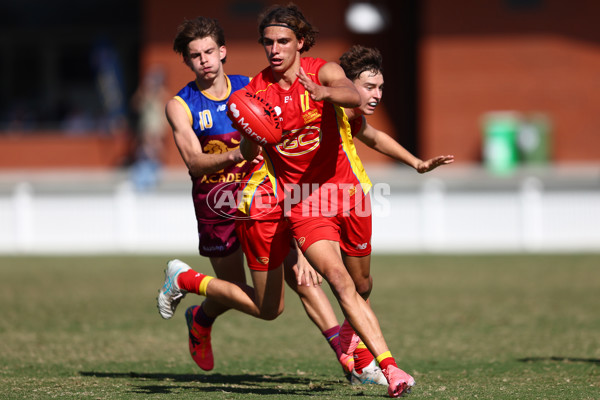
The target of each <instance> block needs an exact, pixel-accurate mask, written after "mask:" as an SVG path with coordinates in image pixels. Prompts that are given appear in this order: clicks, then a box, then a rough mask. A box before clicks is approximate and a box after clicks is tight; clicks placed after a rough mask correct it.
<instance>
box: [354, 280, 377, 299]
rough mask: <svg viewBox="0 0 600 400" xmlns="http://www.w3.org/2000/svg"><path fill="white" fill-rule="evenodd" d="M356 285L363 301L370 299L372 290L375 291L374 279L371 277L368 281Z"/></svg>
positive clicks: (358, 282)
mask: <svg viewBox="0 0 600 400" xmlns="http://www.w3.org/2000/svg"><path fill="white" fill-rule="evenodd" d="M354 283H355V285H356V291H357V292H358V294H360V296H361V297H362V298H363V299H365V300H366V299H368V298H369V296H370V295H371V290H373V278H372V277H371V276H370V275H369V277H367V278H366V279H360V280H359V281H357V282H354Z"/></svg>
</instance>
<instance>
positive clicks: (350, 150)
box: [334, 106, 373, 194]
mask: <svg viewBox="0 0 600 400" xmlns="http://www.w3.org/2000/svg"><path fill="white" fill-rule="evenodd" d="M334 108H335V115H336V117H337V121H338V130H339V132H340V137H341V138H342V148H343V149H344V153H346V156H347V157H348V161H350V166H351V167H352V172H353V173H354V175H355V176H356V178H357V179H358V181H359V182H360V183H361V186H362V189H363V192H364V193H365V194H367V193H368V192H369V190H371V187H372V186H373V184H372V183H371V180H370V179H369V176H368V175H367V173H366V171H365V167H364V166H363V164H362V161H360V158H359V157H358V153H357V152H356V147H355V146H354V140H353V139H352V131H351V129H350V123H349V122H348V116H347V115H346V112H345V111H344V109H343V108H341V107H338V106H334Z"/></svg>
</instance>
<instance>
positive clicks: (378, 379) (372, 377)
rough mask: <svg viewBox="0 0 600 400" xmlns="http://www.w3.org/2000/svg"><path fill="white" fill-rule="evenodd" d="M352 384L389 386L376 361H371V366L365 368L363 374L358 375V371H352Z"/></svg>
mask: <svg viewBox="0 0 600 400" xmlns="http://www.w3.org/2000/svg"><path fill="white" fill-rule="evenodd" d="M350 383H351V384H353V385H362V384H372V385H385V386H387V385H388V381H387V379H385V375H383V371H381V368H379V365H377V362H376V361H375V360H373V361H371V364H369V365H367V366H366V367H364V368H363V371H362V373H361V374H358V373H356V370H355V369H353V370H352V376H351V377H350Z"/></svg>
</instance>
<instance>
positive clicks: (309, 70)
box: [247, 57, 371, 216]
mask: <svg viewBox="0 0 600 400" xmlns="http://www.w3.org/2000/svg"><path fill="white" fill-rule="evenodd" d="M325 63H326V61H325V60H322V59H319V58H311V57H303V58H302V59H301V67H302V68H303V69H304V71H305V72H306V74H307V75H308V76H309V77H310V79H312V80H313V81H314V82H316V83H317V84H319V85H320V82H319V79H318V73H319V69H320V68H321V67H322V66H323V65H324V64H325ZM247 90H248V91H250V92H252V93H256V94H257V95H259V96H260V97H262V98H264V99H265V100H266V101H267V102H268V103H270V104H271V105H273V106H279V108H280V109H281V114H280V117H281V119H282V124H283V140H282V142H281V143H279V144H277V145H266V146H264V147H263V150H264V151H263V154H264V155H265V163H266V167H267V170H268V172H269V174H270V175H271V176H272V177H274V179H273V180H271V183H273V184H274V185H275V189H274V192H275V194H276V196H277V199H278V201H279V205H280V206H281V203H282V202H283V208H284V210H283V211H284V213H285V215H286V216H289V215H291V214H295V215H301V214H302V213H303V212H306V210H310V211H309V212H310V213H311V215H315V214H314V211H315V208H316V209H317V211H318V214H316V215H325V214H327V216H329V215H336V214H339V213H340V212H343V211H347V210H349V209H351V208H353V207H354V206H355V205H356V204H359V203H360V201H362V198H363V196H364V194H365V193H366V192H367V191H368V190H369V189H370V187H371V182H370V181H369V178H368V176H367V174H366V173H365V170H364V167H363V165H362V162H361V161H360V159H359V158H358V155H357V154H356V148H355V147H354V142H353V141H352V134H351V130H350V124H349V122H348V118H347V116H346V114H345V112H344V110H343V108H341V107H338V106H335V105H333V104H332V103H330V102H325V101H314V100H312V99H311V98H310V94H309V93H308V91H307V90H306V89H305V88H304V86H302V84H301V83H300V82H299V81H298V79H296V81H295V82H294V83H293V85H292V86H291V87H290V88H289V89H288V90H284V89H282V88H281V87H280V86H279V85H278V84H276V83H275V82H274V79H273V74H272V71H271V68H270V67H267V68H266V69H264V70H263V71H262V72H261V73H259V74H258V75H257V76H256V77H254V78H253V79H252V81H251V82H250V83H249V84H248V86H247ZM303 210H304V211H303ZM290 212H291V213H290Z"/></svg>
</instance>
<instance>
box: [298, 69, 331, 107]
mask: <svg viewBox="0 0 600 400" xmlns="http://www.w3.org/2000/svg"><path fill="white" fill-rule="evenodd" d="M296 75H297V76H298V80H299V81H300V83H301V84H302V86H304V89H306V90H307V91H308V93H310V98H311V99H313V100H314V101H321V100H324V99H325V98H326V96H327V88H325V87H324V86H321V85H317V84H316V83H315V82H313V81H312V80H311V79H310V78H309V77H308V75H306V72H304V69H303V68H302V67H300V72H299V73H297V74H296Z"/></svg>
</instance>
